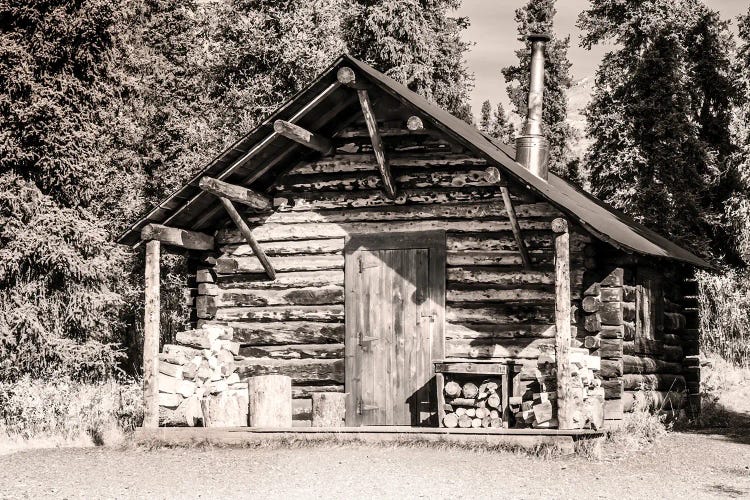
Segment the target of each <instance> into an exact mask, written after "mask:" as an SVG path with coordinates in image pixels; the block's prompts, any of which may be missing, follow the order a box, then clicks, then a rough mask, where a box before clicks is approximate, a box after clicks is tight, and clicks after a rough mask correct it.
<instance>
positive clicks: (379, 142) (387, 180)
mask: <svg viewBox="0 0 750 500" xmlns="http://www.w3.org/2000/svg"><path fill="white" fill-rule="evenodd" d="M337 78H338V80H339V82H341V83H342V84H343V85H346V86H347V87H350V88H353V89H356V90H357V96H358V97H359V104H360V106H361V107H362V114H363V115H364V117H365V123H366V124H367V131H368V132H369V133H370V141H371V142H372V151H373V153H375V160H376V161H377V164H378V170H379V171H380V177H381V178H382V179H383V188H384V190H385V192H386V194H387V195H388V196H390V197H391V198H395V196H396V182H395V181H394V180H393V175H392V174H391V167H390V165H389V164H388V158H386V156H385V148H384V147H383V139H382V138H381V137H380V131H379V130H378V121H377V119H376V118H375V111H374V110H373V109H372V103H371V102H370V95H369V94H368V93H367V89H366V88H365V87H363V86H362V85H361V84H358V83H357V76H356V74H355V73H354V71H353V70H352V69H351V68H346V67H344V68H340V69H339V71H338V73H337Z"/></svg>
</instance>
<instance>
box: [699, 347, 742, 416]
mask: <svg viewBox="0 0 750 500" xmlns="http://www.w3.org/2000/svg"><path fill="white" fill-rule="evenodd" d="M704 357H705V359H706V361H705V362H704V363H703V366H702V367H701V414H700V416H699V417H698V418H697V419H696V420H695V421H694V422H691V425H692V426H693V427H697V428H711V427H724V428H739V427H748V426H750V367H747V366H744V367H743V366H736V365H735V364H733V363H730V362H728V361H726V360H725V359H723V358H722V357H721V356H719V355H716V354H713V355H706V356H704Z"/></svg>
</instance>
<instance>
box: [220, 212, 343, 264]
mask: <svg viewBox="0 0 750 500" xmlns="http://www.w3.org/2000/svg"><path fill="white" fill-rule="evenodd" d="M269 217H270V216H269ZM250 220H251V219H248V221H250ZM267 220H268V217H266V218H262V219H258V222H259V223H265V222H266V221H267ZM343 250H344V238H330V239H323V240H318V239H315V240H301V241H284V242H282V241H267V242H265V244H264V245H263V251H264V252H266V255H270V256H275V257H278V256H282V255H319V254H340V253H341V252H342V251H343ZM219 251H220V252H221V253H222V255H220V256H219V258H230V259H231V258H233V257H249V256H252V255H255V254H254V253H253V248H252V247H251V246H250V245H248V244H246V243H232V244H228V245H221V246H220V247H219ZM217 262H218V259H217ZM214 265H215V264H214Z"/></svg>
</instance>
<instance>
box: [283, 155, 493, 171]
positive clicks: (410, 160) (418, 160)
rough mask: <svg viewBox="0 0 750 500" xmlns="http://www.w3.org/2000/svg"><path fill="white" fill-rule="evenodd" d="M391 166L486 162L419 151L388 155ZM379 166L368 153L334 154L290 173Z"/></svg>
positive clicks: (461, 164)
mask: <svg viewBox="0 0 750 500" xmlns="http://www.w3.org/2000/svg"><path fill="white" fill-rule="evenodd" d="M389 163H390V164H391V167H412V168H413V167H421V168H446V167H469V166H483V165H486V164H487V160H485V159H484V158H477V157H474V156H469V155H466V154H462V153H420V154H413V155H410V154H403V153H402V154H398V155H392V157H391V158H389ZM377 169H378V166H377V162H376V161H375V157H374V156H373V155H370V154H353V155H344V154H337V155H336V156H335V157H333V158H322V159H320V160H315V161H309V162H304V163H300V164H299V165H297V166H296V167H294V168H293V169H292V170H291V171H290V172H289V174H290V175H305V174H334V173H351V172H368V171H369V172H376V171H377Z"/></svg>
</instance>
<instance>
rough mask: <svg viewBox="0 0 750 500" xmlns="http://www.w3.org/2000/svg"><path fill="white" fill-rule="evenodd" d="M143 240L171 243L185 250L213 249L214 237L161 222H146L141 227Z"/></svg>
mask: <svg viewBox="0 0 750 500" xmlns="http://www.w3.org/2000/svg"><path fill="white" fill-rule="evenodd" d="M141 239H142V240H143V241H149V240H157V241H160V242H162V243H164V244H166V245H172V246H176V247H180V248H185V249H187V250H213V249H214V237H213V236H210V235H208V234H204V233H199V232H196V231H188V230H186V229H179V228H176V227H167V226H163V225H161V224H148V225H146V226H145V227H144V228H143V229H141Z"/></svg>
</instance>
